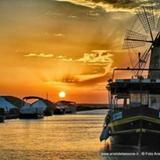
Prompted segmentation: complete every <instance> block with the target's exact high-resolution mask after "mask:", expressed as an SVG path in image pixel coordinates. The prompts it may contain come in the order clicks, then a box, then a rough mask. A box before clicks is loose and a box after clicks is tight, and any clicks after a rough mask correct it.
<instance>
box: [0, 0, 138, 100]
mask: <svg viewBox="0 0 160 160" xmlns="http://www.w3.org/2000/svg"><path fill="white" fill-rule="evenodd" d="M110 2H112V1H110ZM132 5H133V4H132ZM132 5H131V4H129V7H127V4H125V6H124V7H123V6H121V5H118V3H116V4H112V3H109V4H107V3H106V4H103V5H102V3H100V5H99V6H97V3H95V2H94V1H93V2H92V3H91V2H89V1H85V0H83V1H82V0H77V1H76V0H66V1H59V0H57V1H56V0H12V1H9V0H1V1H0V37H1V38H0V75H1V78H0V88H1V89H0V94H2V95H15V96H18V97H23V96H28V95H35V96H42V97H45V96H46V94H47V93H48V95H49V99H51V100H53V101H57V100H59V97H58V93H59V91H61V90H63V91H65V92H66V99H67V100H73V101H77V102H86V103H106V101H107V92H106V89H105V86H106V80H107V78H110V76H111V71H112V68H114V67H119V66H127V65H129V61H128V54H127V52H126V51H123V50H122V49H121V48H122V43H123V38H124V34H125V31H126V28H127V27H128V24H129V22H131V20H132V17H133V15H134V14H133V8H134V7H135V5H133V6H132ZM136 5H137V4H136ZM122 59H123V60H122Z"/></svg>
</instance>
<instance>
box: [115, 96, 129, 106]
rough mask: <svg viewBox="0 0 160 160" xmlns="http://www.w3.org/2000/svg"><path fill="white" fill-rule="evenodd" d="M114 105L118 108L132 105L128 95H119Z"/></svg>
mask: <svg viewBox="0 0 160 160" xmlns="http://www.w3.org/2000/svg"><path fill="white" fill-rule="evenodd" d="M113 104H114V105H115V106H116V107H120V108H122V107H126V106H127V105H129V104H130V98H129V95H127V94H118V95H115V96H114V97H113Z"/></svg>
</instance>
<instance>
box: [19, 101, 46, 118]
mask: <svg viewBox="0 0 160 160" xmlns="http://www.w3.org/2000/svg"><path fill="white" fill-rule="evenodd" d="M43 116H44V110H43V108H40V107H34V106H32V104H29V103H26V104H25V105H24V106H23V107H22V108H21V109H20V115H19V118H20V119H39V118H43Z"/></svg>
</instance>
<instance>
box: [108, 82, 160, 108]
mask: <svg viewBox="0 0 160 160" xmlns="http://www.w3.org/2000/svg"><path fill="white" fill-rule="evenodd" d="M107 89H108V90H109V92H110V104H111V108H124V109H125V108H126V109H127V108H134V107H141V106H143V107H149V108H152V109H155V110H160V80H159V79H156V80H154V79H117V80H115V81H114V82H113V81H110V82H109V83H108V86H107Z"/></svg>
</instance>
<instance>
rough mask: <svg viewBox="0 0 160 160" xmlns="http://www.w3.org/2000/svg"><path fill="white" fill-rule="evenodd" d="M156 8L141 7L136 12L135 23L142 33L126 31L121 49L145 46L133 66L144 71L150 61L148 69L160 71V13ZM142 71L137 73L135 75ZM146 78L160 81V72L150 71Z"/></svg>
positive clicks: (135, 30)
mask: <svg viewBox="0 0 160 160" xmlns="http://www.w3.org/2000/svg"><path fill="white" fill-rule="evenodd" d="M158 12H159V10H158V8H157V6H156V5H155V6H141V7H140V8H138V9H137V11H136V16H137V17H136V18H137V19H136V21H139V24H140V25H141V26H142V28H143V31H144V34H143V32H141V31H137V30H138V28H135V29H134V30H132V29H130V30H127V33H126V36H125V39H124V45H123V48H125V49H131V48H137V47H141V48H142V47H143V48H145V47H144V46H145V45H146V44H147V45H148V47H147V49H146V50H145V51H143V54H142V56H140V60H139V62H138V63H137V64H136V65H135V66H134V67H135V68H137V67H138V66H139V67H140V68H141V69H144V68H145V66H146V63H147V61H148V60H149V59H150V62H149V68H150V69H160V15H159V14H160V13H158ZM140 72H141V73H142V72H143V71H137V73H136V74H137V75H139V74H140ZM148 78H151V79H160V71H155V70H150V71H149V73H148Z"/></svg>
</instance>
